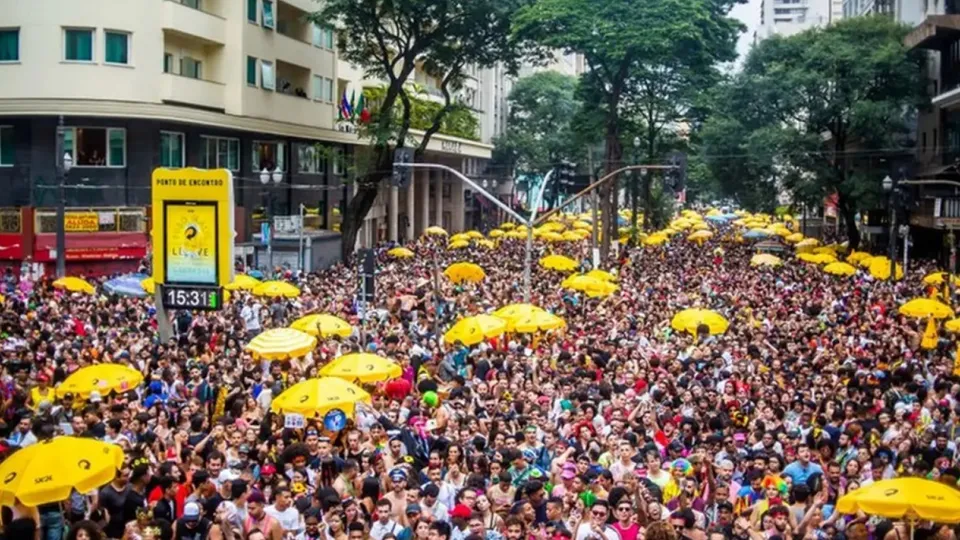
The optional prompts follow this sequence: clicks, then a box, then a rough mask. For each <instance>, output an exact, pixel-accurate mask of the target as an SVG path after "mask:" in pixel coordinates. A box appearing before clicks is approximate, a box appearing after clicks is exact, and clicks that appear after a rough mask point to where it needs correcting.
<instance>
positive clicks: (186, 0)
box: [180, 0, 200, 9]
mask: <svg viewBox="0 0 960 540" xmlns="http://www.w3.org/2000/svg"><path fill="white" fill-rule="evenodd" d="M180 3H181V4H183V5H185V6H187V7H191V8H193V9H200V0H180Z"/></svg>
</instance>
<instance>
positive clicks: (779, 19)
mask: <svg viewBox="0 0 960 540" xmlns="http://www.w3.org/2000/svg"><path fill="white" fill-rule="evenodd" d="M841 1H842V0H761V3H760V26H759V27H758V28H757V31H756V32H755V33H754V41H755V42H756V41H759V40H763V39H766V38H768V37H770V36H773V35H782V36H792V35H793V34H797V33H800V32H802V31H804V30H806V29H808V28H813V27H815V26H823V25H826V24H830V23H832V22H835V21H836V20H838V19H839V18H840V17H842V15H843V10H842V6H841Z"/></svg>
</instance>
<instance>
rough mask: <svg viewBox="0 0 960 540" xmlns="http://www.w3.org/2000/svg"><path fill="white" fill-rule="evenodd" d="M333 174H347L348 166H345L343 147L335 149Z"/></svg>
mask: <svg viewBox="0 0 960 540" xmlns="http://www.w3.org/2000/svg"><path fill="white" fill-rule="evenodd" d="M333 174H336V175H338V176H343V175H344V174H346V167H344V159H343V148H334V149H333Z"/></svg>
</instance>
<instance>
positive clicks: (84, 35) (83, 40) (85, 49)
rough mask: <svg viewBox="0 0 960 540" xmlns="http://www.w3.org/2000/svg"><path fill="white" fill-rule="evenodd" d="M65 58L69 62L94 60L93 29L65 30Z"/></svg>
mask: <svg viewBox="0 0 960 540" xmlns="http://www.w3.org/2000/svg"><path fill="white" fill-rule="evenodd" d="M63 59H64V60H67V61H68V62H93V30H92V29H80V28H74V29H67V30H64V31H63Z"/></svg>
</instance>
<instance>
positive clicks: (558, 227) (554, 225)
mask: <svg viewBox="0 0 960 540" xmlns="http://www.w3.org/2000/svg"><path fill="white" fill-rule="evenodd" d="M564 229H566V227H565V226H564V225H563V223H558V222H556V221H553V222H550V223H547V224H545V225H541V226H540V227H537V230H540V231H543V232H560V231H562V230H564Z"/></svg>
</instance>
